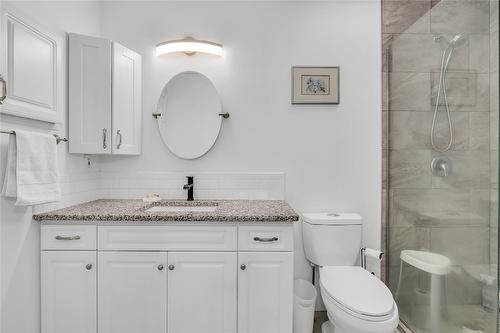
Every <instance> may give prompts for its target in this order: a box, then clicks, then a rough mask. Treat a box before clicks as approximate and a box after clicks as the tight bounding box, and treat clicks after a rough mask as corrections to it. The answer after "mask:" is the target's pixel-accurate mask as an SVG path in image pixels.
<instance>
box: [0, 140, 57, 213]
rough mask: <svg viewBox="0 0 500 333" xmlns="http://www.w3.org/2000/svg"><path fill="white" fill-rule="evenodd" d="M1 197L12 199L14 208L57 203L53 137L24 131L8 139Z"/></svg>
mask: <svg viewBox="0 0 500 333" xmlns="http://www.w3.org/2000/svg"><path fill="white" fill-rule="evenodd" d="M2 194H3V195H4V196H6V197H15V198H16V206H28V205H37V204H42V203H47V202H54V201H59V200H61V189H60V186H59V173H58V166H57V149H56V142H55V139H54V136H52V135H50V134H40V133H33V132H25V131H16V135H11V137H10V139H9V151H8V153H7V169H6V172H5V179H4V183H3V187H2Z"/></svg>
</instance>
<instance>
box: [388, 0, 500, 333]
mask: <svg viewBox="0 0 500 333" xmlns="http://www.w3.org/2000/svg"><path fill="white" fill-rule="evenodd" d="M382 6H383V25H382V26H383V51H384V56H383V60H384V62H383V79H384V80H383V84H384V85H383V86H384V100H383V115H384V117H383V119H384V125H385V130H384V140H383V145H384V147H383V148H384V150H383V152H384V154H383V157H384V158H383V161H384V167H383V171H384V182H383V189H382V191H383V198H384V199H385V201H384V203H383V223H384V230H385V234H386V237H385V240H386V252H387V260H386V263H385V273H386V276H385V279H386V283H387V284H388V285H389V287H390V288H391V290H392V292H393V294H394V297H395V299H396V301H397V303H398V308H399V311H400V319H401V322H402V324H403V326H404V327H405V328H406V329H407V330H409V331H411V332H415V333H427V332H428V333H471V332H477V333H481V332H488V333H493V332H495V333H497V332H498V331H499V330H498V324H497V317H498V300H499V293H498V133H499V128H498V113H499V108H498V105H499V83H498V81H499V75H498V71H499V66H498V64H499V56H498V54H499V52H498V30H499V29H498V28H499V27H498V25H499V23H498V22H499V21H498V11H499V9H498V1H487V0H467V1H463V0H455V1H452V0H441V1H439V0H432V1H431V0H429V1H427V0H418V1H417V0H407V1H397V0H392V1H386V0H383V1H382Z"/></svg>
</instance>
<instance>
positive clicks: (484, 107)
mask: <svg viewBox="0 0 500 333" xmlns="http://www.w3.org/2000/svg"><path fill="white" fill-rule="evenodd" d="M431 75H432V76H431V77H432V82H433V84H432V101H433V102H432V104H433V105H435V104H434V103H435V101H436V97H437V91H438V82H439V73H432V74H431ZM446 84H447V92H448V100H449V107H450V110H451V111H484V112H486V111H489V110H490V75H489V74H486V73H475V72H463V71H453V70H450V71H449V72H448V74H447V80H446ZM440 105H443V107H444V100H443V99H441V100H440Z"/></svg>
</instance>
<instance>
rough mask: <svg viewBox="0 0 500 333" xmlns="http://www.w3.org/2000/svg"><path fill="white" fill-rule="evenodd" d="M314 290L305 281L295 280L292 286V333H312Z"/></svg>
mask: <svg viewBox="0 0 500 333" xmlns="http://www.w3.org/2000/svg"><path fill="white" fill-rule="evenodd" d="M316 294H317V293H316V288H315V287H314V286H313V284H312V283H311V282H309V281H306V280H301V279H297V280H295V281H294V285H293V333H312V331H313V324H314V307H315V305H316Z"/></svg>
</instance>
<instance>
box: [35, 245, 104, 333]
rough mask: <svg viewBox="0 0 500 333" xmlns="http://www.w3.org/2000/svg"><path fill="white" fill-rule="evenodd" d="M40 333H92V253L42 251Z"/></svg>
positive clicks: (94, 272) (94, 322) (93, 293)
mask: <svg viewBox="0 0 500 333" xmlns="http://www.w3.org/2000/svg"><path fill="white" fill-rule="evenodd" d="M41 257H42V258H41V262H42V264H41V271H42V275H41V289H42V302H41V306H42V333H68V332H72V333H95V332H96V330H97V320H96V306H97V294H96V267H95V266H96V252H95V251H42V253H41Z"/></svg>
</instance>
